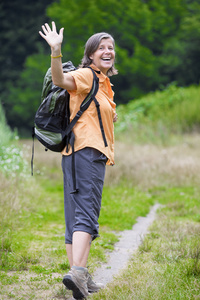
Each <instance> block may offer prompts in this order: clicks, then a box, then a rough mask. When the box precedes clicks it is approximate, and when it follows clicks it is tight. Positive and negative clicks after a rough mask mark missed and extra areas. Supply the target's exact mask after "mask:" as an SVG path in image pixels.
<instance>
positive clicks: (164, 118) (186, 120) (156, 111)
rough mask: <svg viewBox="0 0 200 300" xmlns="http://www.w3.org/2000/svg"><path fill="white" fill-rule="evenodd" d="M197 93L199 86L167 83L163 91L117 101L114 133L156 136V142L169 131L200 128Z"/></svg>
mask: <svg viewBox="0 0 200 300" xmlns="http://www.w3.org/2000/svg"><path fill="white" fill-rule="evenodd" d="M199 95H200V86H190V87H187V88H182V87H177V86H176V85H175V84H171V85H169V86H168V87H167V88H166V89H165V90H163V91H156V92H155V93H149V94H148V95H146V96H144V97H142V98H141V99H139V100H135V101H130V102H129V103H128V104H126V105H119V106H118V108H117V112H118V116H119V120H118V122H117V123H116V125H115V130H116V135H117V136H119V135H120V133H121V132H123V133H124V135H125V136H127V135H129V137H130V138H131V136H132V139H131V140H135V141H137V142H138V141H140V142H141V141H143V142H145V141H150V140H151V139H153V140H154V142H155V141H156V139H157V140H158V142H159V141H163V142H166V141H167V139H169V136H170V134H183V133H191V132H194V131H197V130H199V128H200V116H199V113H198V110H197V107H198V105H199ZM130 132H131V136H130ZM120 136H123V135H120Z"/></svg>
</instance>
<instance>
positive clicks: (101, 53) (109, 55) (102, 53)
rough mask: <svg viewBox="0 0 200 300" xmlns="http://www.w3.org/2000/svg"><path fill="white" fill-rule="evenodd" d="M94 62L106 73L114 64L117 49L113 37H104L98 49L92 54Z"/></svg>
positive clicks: (91, 57)
mask: <svg viewBox="0 0 200 300" xmlns="http://www.w3.org/2000/svg"><path fill="white" fill-rule="evenodd" d="M90 59H92V63H93V64H94V65H95V66H96V67H97V68H98V69H99V70H100V71H101V72H102V73H104V74H105V75H106V74H107V72H108V70H109V69H110V68H111V67H112V66H113V65H114V61H115V50H114V46H113V42H112V40H111V39H109V38H107V39H102V40H101V42H100V44H99V46H98V48H97V50H96V51H95V52H94V53H93V54H92V55H90Z"/></svg>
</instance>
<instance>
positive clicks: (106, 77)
mask: <svg viewBox="0 0 200 300" xmlns="http://www.w3.org/2000/svg"><path fill="white" fill-rule="evenodd" d="M90 67H91V68H92V69H93V70H95V71H98V72H100V74H99V73H97V76H98V78H99V82H104V81H105V80H109V81H110V79H109V78H108V76H106V75H105V74H103V73H102V72H101V71H100V70H99V69H98V68H97V67H96V66H95V65H94V64H91V65H90ZM111 85H112V84H111Z"/></svg>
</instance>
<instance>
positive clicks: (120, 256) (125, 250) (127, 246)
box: [93, 204, 161, 285]
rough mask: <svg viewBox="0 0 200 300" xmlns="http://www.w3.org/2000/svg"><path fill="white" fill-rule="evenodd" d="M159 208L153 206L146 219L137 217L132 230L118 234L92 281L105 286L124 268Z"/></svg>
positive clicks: (158, 205) (157, 205)
mask: <svg viewBox="0 0 200 300" xmlns="http://www.w3.org/2000/svg"><path fill="white" fill-rule="evenodd" d="M160 206H161V205H160V204H155V205H154V206H153V207H152V208H151V210H150V212H149V213H148V215H147V216H146V217H138V219H137V223H136V224H135V225H133V228H132V230H125V231H123V232H121V233H120V234H119V236H120V239H119V241H118V242H117V243H116V244H115V248H114V251H112V252H111V253H110V254H109V256H108V261H107V263H105V264H102V265H101V267H100V268H98V269H97V270H96V271H95V273H94V274H93V278H94V281H96V282H102V283H103V284H105V285H106V284H107V283H109V282H110V281H112V279H113V277H114V276H116V275H118V273H119V272H120V271H121V270H123V269H124V268H126V266H127V264H128V261H129V259H130V257H131V255H132V254H133V252H134V251H135V250H137V249H138V247H139V245H140V244H141V243H142V240H143V238H144V236H145V235H146V234H147V232H148V228H149V226H150V225H151V224H152V223H153V221H154V220H155V217H156V211H157V209H158V208H159V207H160Z"/></svg>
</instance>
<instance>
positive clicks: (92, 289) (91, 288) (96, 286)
mask: <svg viewBox="0 0 200 300" xmlns="http://www.w3.org/2000/svg"><path fill="white" fill-rule="evenodd" d="M87 287H88V292H89V293H96V292H98V291H99V290H100V289H103V288H104V285H103V283H96V282H94V281H93V280H92V276H91V275H90V273H89V272H88V273H87Z"/></svg>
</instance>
